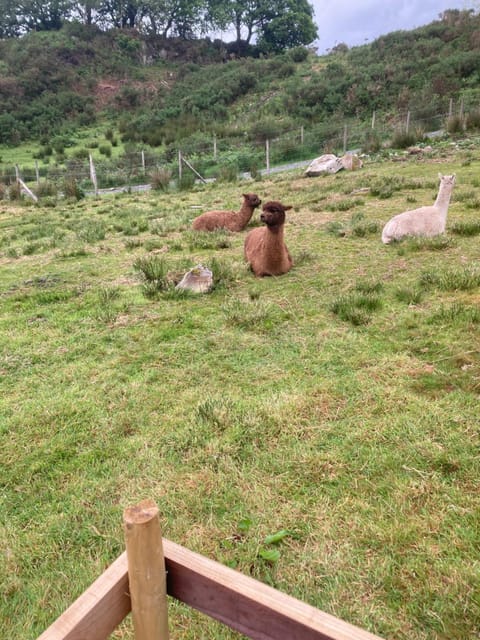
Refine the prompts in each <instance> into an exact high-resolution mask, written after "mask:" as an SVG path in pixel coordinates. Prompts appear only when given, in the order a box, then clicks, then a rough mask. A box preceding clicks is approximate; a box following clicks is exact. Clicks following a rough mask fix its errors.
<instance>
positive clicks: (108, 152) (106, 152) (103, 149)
mask: <svg viewBox="0 0 480 640" xmlns="http://www.w3.org/2000/svg"><path fill="white" fill-rule="evenodd" d="M98 150H99V152H100V153H101V154H102V156H105V157H107V158H111V156H112V147H111V146H110V145H109V144H101V145H99V147H98Z"/></svg>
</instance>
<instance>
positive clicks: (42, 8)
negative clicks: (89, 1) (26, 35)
mask: <svg viewBox="0 0 480 640" xmlns="http://www.w3.org/2000/svg"><path fill="white" fill-rule="evenodd" d="M72 9H73V0H47V1H46V2H45V1H44V0H24V1H23V2H18V3H16V15H17V19H18V24H19V25H20V29H21V30H26V31H53V30H57V29H60V28H61V26H62V24H63V23H64V22H65V21H66V20H67V19H68V18H69V17H70V15H71V12H72Z"/></svg>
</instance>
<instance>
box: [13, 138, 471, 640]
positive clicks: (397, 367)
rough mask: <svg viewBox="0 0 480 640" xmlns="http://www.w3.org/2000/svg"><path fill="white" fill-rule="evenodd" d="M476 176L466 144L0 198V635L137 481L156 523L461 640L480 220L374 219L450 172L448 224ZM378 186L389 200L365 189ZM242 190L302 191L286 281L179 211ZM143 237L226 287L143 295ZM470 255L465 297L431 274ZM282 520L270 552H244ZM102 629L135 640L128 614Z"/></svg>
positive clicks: (86, 561) (189, 541) (115, 547)
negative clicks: (185, 183)
mask: <svg viewBox="0 0 480 640" xmlns="http://www.w3.org/2000/svg"><path fill="white" fill-rule="evenodd" d="M479 167H480V154H479V153H478V150H477V148H475V149H473V150H472V151H470V152H469V155H468V158H466V156H465V155H461V154H452V155H448V156H447V155H443V156H441V155H440V156H438V157H436V158H435V159H434V161H425V162H423V161H421V160H418V159H411V160H409V161H408V162H405V163H385V164H376V163H370V164H367V165H366V166H365V167H364V168H363V169H362V170H361V171H359V172H356V173H341V174H337V176H330V177H326V178H316V179H309V180H306V179H303V178H301V177H300V175H299V174H297V173H291V174H285V175H282V176H275V177H272V178H271V179H264V180H263V181H262V182H257V183H254V184H251V185H250V184H249V185H244V184H238V185H220V184H218V185H208V186H204V187H197V188H196V189H195V190H194V191H193V192H190V193H176V194H175V193H173V194H168V195H159V194H154V193H150V194H143V195H121V196H117V197H105V198H103V199H101V200H93V199H92V200H86V201H83V202H80V203H77V204H72V203H60V204H58V205H57V207H55V208H41V207H40V208H36V207H24V206H23V207H18V206H17V207H15V206H12V205H9V204H5V203H3V204H0V229H1V234H2V235H1V238H2V240H1V243H2V244H1V247H0V251H1V252H2V257H1V258H0V262H1V267H2V268H1V271H0V283H1V290H0V292H1V315H0V329H1V331H0V336H1V337H0V341H1V352H0V372H1V381H0V384H1V387H2V393H1V396H0V398H1V399H0V412H1V419H0V425H1V430H2V448H1V456H0V478H1V484H2V493H1V494H0V503H1V504H0V514H1V516H0V517H1V528H0V540H1V542H0V544H1V547H2V548H3V549H4V550H6V553H4V554H2V559H1V562H2V565H1V567H0V584H1V585H2V586H1V591H2V597H1V598H0V606H1V609H2V611H1V618H2V619H3V620H5V621H6V625H5V629H6V631H4V633H5V636H4V637H18V638H35V637H36V636H37V635H38V634H39V633H40V632H41V631H42V630H43V629H44V628H45V627H46V626H47V625H48V624H49V623H50V622H51V621H52V620H53V619H54V618H55V617H56V616H57V615H58V614H59V613H60V612H61V611H62V610H64V609H65V608H66V607H67V606H68V604H69V603H70V602H71V601H72V600H73V599H74V598H75V597H76V596H77V595H79V594H80V593H81V592H82V591H83V590H84V589H85V588H86V586H87V585H88V584H89V583H90V582H91V581H92V580H93V579H94V578H95V577H96V576H97V575H98V574H99V573H100V572H101V571H102V570H103V569H104V568H105V567H106V566H107V565H108V563H109V562H111V561H112V560H113V559H114V558H115V557H116V556H117V555H118V554H119V553H120V552H121V550H122V548H123V542H122V533H121V514H122V510H123V508H124V507H125V506H127V505H129V504H132V503H135V502H137V501H139V500H140V499H143V498H146V497H152V498H154V499H155V500H156V501H157V502H158V504H159V505H160V509H161V514H162V522H163V530H164V534H165V536H166V537H168V538H170V539H172V540H174V541H176V542H178V543H180V544H183V545H185V546H187V547H189V548H191V549H193V550H195V551H199V552H201V553H203V554H205V555H207V556H209V557H211V558H214V559H217V560H219V561H221V562H225V563H228V564H230V565H231V566H235V567H236V568H238V569H239V570H240V571H243V572H245V573H247V574H251V575H253V576H255V577H257V578H259V579H261V580H263V581H265V582H267V583H269V584H272V585H274V586H275V587H277V588H279V589H281V590H283V591H286V592H288V593H290V594H292V595H294V596H297V597H299V598H302V599H303V600H306V601H308V602H309V603H311V604H313V605H315V606H318V607H320V608H321V609H324V610H326V611H328V612H330V613H332V614H334V615H337V616H339V617H342V618H344V619H346V620H348V621H350V622H352V623H354V624H357V625H360V626H363V627H366V628H368V629H370V630H372V631H374V632H376V633H378V634H379V635H383V636H385V637H388V638H398V639H403V638H404V639H406V638H408V639H409V640H412V639H415V640H420V639H421V640H425V639H434V638H435V639H440V638H449V639H453V638H456V639H467V638H471V637H473V636H474V634H475V633H477V631H478V627H479V623H480V610H479V591H478V585H479V579H478V578H479V576H478V566H479V559H480V558H479V552H478V522H479V520H478V515H479V506H480V505H479V497H478V490H477V479H478V472H479V468H478V467H479V464H478V446H479V433H478V393H479V389H480V378H479V376H480V360H479V352H478V340H479V324H480V317H479V313H478V303H479V291H480V287H479V282H480V279H479V278H478V277H477V276H478V268H479V262H478V256H479V251H478V240H479V237H478V235H474V236H459V235H454V234H452V233H451V232H450V233H449V234H448V238H449V241H447V242H444V243H443V244H442V243H437V244H435V243H430V244H429V243H419V244H415V243H406V244H405V243H404V244H401V245H398V246H391V247H385V246H383V245H382V244H381V242H380V240H379V235H380V230H381V226H382V224H383V223H384V222H385V221H386V220H387V219H388V218H389V217H390V216H391V215H393V214H394V213H397V212H399V211H400V210H403V209H405V208H407V207H408V208H412V207H414V206H417V205H420V204H424V203H430V202H432V201H433V199H434V197H435V195H436V190H437V183H438V180H437V172H438V171H442V172H443V173H449V172H451V171H456V172H457V179H458V182H457V186H456V188H455V194H454V199H453V202H452V205H451V207H450V214H449V228H451V227H452V225H453V224H454V223H455V222H459V221H463V222H464V221H474V220H475V219H476V218H477V217H478V214H477V212H476V211H475V207H476V208H478V199H479V197H480V194H479V188H480V184H479V182H478V178H477V176H478V170H479ZM392 184H393V185H396V186H397V187H398V188H397V190H395V191H394V192H393V195H392V196H391V197H390V198H381V197H378V196H372V195H370V194H369V193H368V192H366V191H358V190H359V189H364V188H365V187H369V186H370V187H371V186H373V187H376V188H378V186H379V185H380V186H382V187H383V192H385V190H388V188H389V186H391V185H392ZM247 189H248V190H256V191H257V192H258V193H259V194H260V196H261V197H262V198H263V199H264V200H267V199H273V198H275V199H280V200H283V201H285V202H288V203H289V204H293V205H294V207H295V209H294V212H292V213H291V215H289V219H288V224H287V228H286V239H287V243H288V245H289V248H290V250H291V252H292V254H293V256H294V258H296V260H297V265H296V267H295V268H294V269H293V270H292V271H291V272H290V273H289V274H287V275H285V276H282V277H281V278H277V279H263V280H256V279H254V278H253V276H252V275H251V274H250V273H249V272H248V271H247V269H246V268H245V266H244V264H243V258H242V246H243V238H244V234H243V233H242V234H238V235H233V236H229V237H227V239H226V240H227V242H224V240H225V238H223V242H222V238H220V241H219V242H218V246H221V245H222V244H227V245H228V244H229V245H230V246H227V247H226V248H215V246H213V245H215V242H217V241H218V239H214V240H213V241H211V244H212V247H211V248H202V246H201V243H200V242H198V241H195V239H194V238H193V237H192V235H191V233H190V232H189V230H188V226H189V221H190V220H191V219H192V218H193V217H194V216H195V215H197V214H198V209H196V208H194V207H201V208H204V209H206V208H210V207H212V206H215V207H218V206H220V205H227V206H232V207H236V206H237V204H238V202H239V200H240V193H241V192H242V191H245V190H247ZM375 192H376V191H375ZM414 202H416V203H417V204H415V203H414ZM339 228H340V229H343V232H345V235H338V234H333V233H330V232H329V231H332V230H335V229H339ZM138 229H144V231H141V232H138ZM343 232H342V233H343ZM362 234H363V235H362ZM103 235H104V237H103ZM202 242H203V240H202ZM207 245H208V241H206V243H205V246H207ZM439 245H440V246H442V247H443V248H438V246H439ZM146 248H153V249H154V250H156V251H160V252H163V251H164V249H165V248H168V251H166V252H165V253H164V254H163V253H162V255H165V259H166V260H167V262H168V264H169V266H170V268H171V269H172V270H173V271H181V270H185V267H186V265H191V264H195V263H197V262H198V261H203V262H204V263H206V264H211V262H212V258H213V257H216V258H217V259H218V260H219V261H220V269H221V272H222V273H223V275H224V277H225V279H226V281H227V286H224V287H218V288H217V289H216V290H215V291H214V292H212V293H211V294H210V295H207V296H202V297H199V298H181V297H178V296H173V295H171V294H170V295H168V294H164V295H161V296H160V297H159V298H158V299H147V298H146V297H145V296H144V295H143V293H142V287H141V285H140V282H139V278H138V274H137V272H136V271H135V270H134V269H133V264H134V262H135V260H136V258H137V257H138V256H142V255H144V254H145V249H146ZM15 253H16V254H17V256H19V257H17V258H14V257H11V256H13V255H14V254H15ZM25 254H26V255H25ZM217 268H218V266H217ZM470 268H473V269H474V272H473V276H474V277H476V278H477V279H476V281H475V283H474V286H473V288H472V289H469V290H445V288H444V287H443V288H442V285H441V284H438V283H437V285H435V286H434V285H432V284H430V285H427V284H425V281H426V280H428V279H430V280H432V279H433V276H434V275H435V274H437V275H438V274H439V275H442V274H444V275H445V274H447V275H448V274H451V273H452V270H453V272H454V273H455V274H457V276H459V275H461V274H463V273H465V269H470ZM475 269H476V271H475ZM425 272H428V274H429V278H426V277H423V280H422V279H421V276H422V273H425ZM451 279H452V278H451ZM444 281H446V277H445V278H444V280H443V281H442V282H444ZM422 282H423V284H422ZM399 289H402V291H403V292H404V293H403V297H402V295H399V294H398V291H399ZM365 290H367V292H370V294H369V295H370V297H374V298H375V296H376V298H377V299H378V300H379V305H380V306H379V307H378V308H376V309H373V310H372V311H367V312H365V310H364V311H363V313H367V315H368V318H365V316H362V315H360V316H359V318H358V321H359V322H360V324H359V325H356V326H355V325H354V324H352V323H351V322H348V321H343V320H342V319H340V318H339V317H338V316H337V315H335V314H333V313H332V311H331V306H332V304H333V303H334V302H335V301H338V300H339V299H341V300H345V297H348V296H350V298H349V299H350V300H351V296H352V295H353V294H359V293H361V292H362V291H363V292H365ZM419 291H420V293H421V298H420V301H417V302H416V303H415V304H408V303H407V302H405V298H407V299H408V298H409V296H410V297H415V296H417V295H420V294H418V292H419ZM372 292H373V293H372ZM375 292H376V293H375ZM405 292H406V293H405ZM399 298H402V300H400V299H399ZM347 302H348V300H347ZM363 309H364V308H363ZM475 310H476V311H475ZM357 311H358V309H357ZM366 319H369V320H370V321H369V322H364V320H366ZM245 518H248V519H250V520H251V525H250V526H249V527H247V531H244V532H243V533H241V531H240V529H241V523H242V520H244V519H245ZM280 529H287V530H288V531H289V536H288V537H287V538H286V539H285V540H284V542H283V544H281V546H280V547H279V551H280V552H281V555H280V559H279V560H278V562H277V563H275V564H274V565H270V564H268V563H267V562H265V561H264V560H262V559H261V558H259V556H258V552H259V550H260V549H261V548H263V540H264V537H265V536H266V535H268V534H271V533H274V532H276V531H278V530H280ZM240 533H241V535H239V534H240ZM171 617H172V625H173V627H174V628H173V631H172V638H174V639H177V638H178V639H182V640H184V639H187V638H188V639H190V638H191V639H193V638H199V637H215V638H233V637H237V636H236V635H235V634H233V633H231V632H229V631H227V630H224V629H222V628H221V627H219V626H217V625H216V624H215V625H213V624H210V623H208V624H207V623H206V621H205V619H203V618H202V617H201V616H198V615H197V614H194V613H193V614H189V613H188V612H187V611H186V610H185V609H184V608H183V607H180V606H178V605H172V616H171ZM115 637H122V638H130V637H132V636H131V631H130V626H129V623H128V622H127V623H126V624H125V625H124V626H122V628H121V629H119V630H118V632H117V633H116V634H115Z"/></svg>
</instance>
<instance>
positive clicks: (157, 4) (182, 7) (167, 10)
mask: <svg viewBox="0 0 480 640" xmlns="http://www.w3.org/2000/svg"><path fill="white" fill-rule="evenodd" d="M204 4H205V3H204V0H145V2H144V14H143V15H144V18H145V20H148V24H147V28H148V29H149V31H151V32H152V33H154V34H161V35H162V36H164V37H167V36H168V35H171V34H173V35H177V36H180V37H181V38H189V37H192V36H193V34H194V33H195V32H198V31H200V30H202V26H203V9H204Z"/></svg>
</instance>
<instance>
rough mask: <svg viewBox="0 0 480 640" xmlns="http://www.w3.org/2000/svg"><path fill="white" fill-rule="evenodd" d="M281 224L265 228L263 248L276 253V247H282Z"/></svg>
mask: <svg viewBox="0 0 480 640" xmlns="http://www.w3.org/2000/svg"><path fill="white" fill-rule="evenodd" d="M283 235H284V234H283V224H279V225H275V226H271V227H266V233H265V248H266V249H267V251H268V250H269V249H272V250H273V251H278V247H282V246H283Z"/></svg>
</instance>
